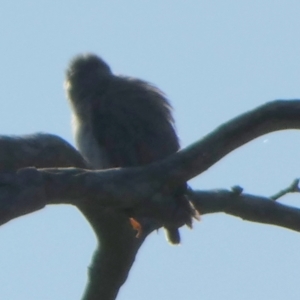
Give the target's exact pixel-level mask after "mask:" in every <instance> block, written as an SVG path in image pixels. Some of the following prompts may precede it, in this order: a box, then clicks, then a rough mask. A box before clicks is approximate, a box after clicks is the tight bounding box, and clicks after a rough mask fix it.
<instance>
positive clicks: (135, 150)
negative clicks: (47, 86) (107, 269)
mask: <svg viewBox="0 0 300 300" xmlns="http://www.w3.org/2000/svg"><path fill="white" fill-rule="evenodd" d="M65 88H66V92H67V97H68V100H69V102H70V104H71V109H72V114H73V116H72V118H73V122H72V123H73V130H74V135H75V140H76V144H77V147H78V149H79V151H80V152H81V153H82V155H83V156H84V157H85V159H86V160H87V161H88V162H89V163H90V164H91V166H92V167H93V168H95V169H105V168H114V167H134V166H140V165H146V164H149V163H151V162H154V161H156V160H160V159H163V158H166V157H167V156H169V155H170V154H172V153H174V152H177V151H178V149H179V141H178V137H177V134H176V131H175V128H174V120H173V117H172V113H171V110H172V108H171V106H170V104H169V102H168V100H167V99H166V97H165V95H164V94H163V93H162V92H161V91H160V90H159V89H158V88H156V87H154V86H153V85H151V84H149V83H147V82H145V81H142V80H140V79H135V78H131V77H126V76H119V75H114V74H113V73H112V71H111V69H110V67H109V66H108V64H107V63H106V62H105V61H104V60H103V59H101V58H100V57H98V56H96V55H94V54H86V55H79V56H77V57H75V58H74V59H73V60H72V61H71V63H70V65H69V67H68V69H67V72H66V81H65ZM186 189H187V186H186V184H184V185H182V186H180V187H178V188H177V189H176V190H175V191H174V192H173V196H174V198H175V199H176V204H177V206H178V209H183V210H185V211H186V222H185V223H186V224H187V225H189V226H191V224H192V220H191V219H192V217H193V216H195V210H194V209H193V207H192V205H191V204H190V202H189V201H188V199H187V197H186V195H185V193H186ZM165 229H166V233H167V239H168V241H169V242H171V243H173V244H179V243H180V235H179V230H178V228H176V227H168V228H165Z"/></svg>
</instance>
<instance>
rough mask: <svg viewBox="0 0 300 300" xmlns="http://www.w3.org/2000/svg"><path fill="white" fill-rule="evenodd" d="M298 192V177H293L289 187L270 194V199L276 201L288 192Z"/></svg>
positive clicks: (299, 189)
mask: <svg viewBox="0 0 300 300" xmlns="http://www.w3.org/2000/svg"><path fill="white" fill-rule="evenodd" d="M299 192H300V188H299V179H295V180H294V181H293V182H292V184H291V185H290V186H289V187H287V188H286V189H283V190H281V191H279V192H278V193H276V194H275V195H273V196H271V197H270V199H271V200H274V201H276V200H278V199H279V198H281V197H282V196H284V195H286V194H288V193H299Z"/></svg>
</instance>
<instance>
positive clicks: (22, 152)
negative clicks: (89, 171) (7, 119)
mask: <svg viewBox="0 0 300 300" xmlns="http://www.w3.org/2000/svg"><path fill="white" fill-rule="evenodd" d="M25 167H36V168H59V167H60V168H63V167H77V168H87V163H86V162H85V161H84V159H83V158H82V156H81V155H80V154H79V152H78V151H77V150H76V149H74V148H73V147H72V146H71V145H70V144H69V143H67V142H66V141H65V140H63V139H62V138H60V137H58V136H56V135H53V134H45V133H37V134H31V135H23V136H3V135H1V136H0V170H2V171H3V170H18V169H21V168H25Z"/></svg>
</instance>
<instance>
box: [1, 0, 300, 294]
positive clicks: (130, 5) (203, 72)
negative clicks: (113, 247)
mask: <svg viewBox="0 0 300 300" xmlns="http://www.w3.org/2000/svg"><path fill="white" fill-rule="evenodd" d="M87 3H88V4H87ZM299 15H300V2H299V1H296V0H294V1H292V0H288V1H287V0H285V1H283V0H282V1H277V0H260V1H258V0H256V1H237V0H236V1H233V0H231V1H230V0H229V1H220V0H219V1H208V0H207V1H201V0H197V1H196V0H194V1H174V0H173V1H171V0H161V1H132V0H128V1H99V0H98V1H92V0H89V1H74V0H73V1H71V0H65V1H37V0H32V1H30V0H28V1H18V2H16V1H8V0H2V1H1V3H0V53H1V55H0V65H1V69H0V89H1V109H0V128H1V130H0V134H24V133H33V132H37V131H44V132H50V133H55V134H58V135H60V136H62V137H63V138H65V139H66V140H68V141H69V142H71V143H73V140H72V135H71V129H70V110H69V108H68V105H67V102H66V100H65V96H64V91H63V88H62V84H63V77H64V70H65V68H66V66H67V64H68V62H69V60H70V59H71V58H72V57H73V55H75V54H78V53H81V52H86V51H89V52H95V53H97V54H99V55H101V56H102V57H103V58H105V59H106V60H107V61H108V62H109V63H110V64H111V66H112V68H113V70H114V71H115V72H117V73H123V74H127V75H131V76H137V77H141V78H143V79H145V80H148V81H150V82H153V83H154V84H156V85H157V86H159V87H160V88H161V89H162V90H163V91H165V93H166V94H167V95H168V97H169V98H170V100H171V102H172V104H173V106H174V109H175V118H176V121H177V128H178V132H179V135H180V138H181V141H182V144H183V146H186V145H188V144H189V143H191V142H194V141H196V140H197V139H199V138H201V137H202V136H204V135H205V134H207V133H209V132H210V131H211V130H213V129H215V127H217V126H218V125H219V124H220V123H222V122H225V121H227V120H229V119H230V118H232V117H235V116H236V115H238V114H240V113H243V112H245V111H247V110H249V109H251V108H255V107H256V106H258V105H261V104H263V103H265V102H267V101H270V100H273V99H278V98H286V99H288V98H300V80H299V78H300V76H299V75H300V59H299V54H300V18H299ZM299 148H300V132H297V131H287V132H282V133H276V134H271V135H268V136H264V137H262V138H259V139H257V140H256V141H254V142H252V143H250V144H248V145H246V146H244V147H242V148H241V149H239V150H237V151H235V152H234V153H232V154H230V155H228V156H227V157H226V158H225V159H223V160H222V161H221V162H219V163H218V164H217V165H215V166H213V167H212V168H211V169H210V170H208V171H207V172H206V173H205V174H202V176H200V177H199V178H197V179H194V180H193V181H192V183H191V184H192V186H193V187H194V188H198V189H211V188H230V187H231V186H233V185H236V184H239V185H241V186H243V187H244V188H245V191H246V192H248V193H254V194H255V193H256V194H261V195H272V194H273V193H275V192H277V191H278V190H280V189H281V188H283V187H285V186H287V185H288V184H289V183H290V182H291V181H292V180H293V179H294V178H296V177H299V176H300V170H299V164H300V163H299ZM283 201H284V202H290V203H292V204H294V205H299V203H300V196H299V195H295V196H289V197H286V198H285V199H283ZM182 236H183V238H182V240H183V243H182V245H181V246H180V247H172V246H169V245H168V244H167V243H166V242H165V238H164V234H163V232H162V231H159V233H158V234H156V233H154V234H152V235H151V236H150V237H149V239H148V240H147V242H146V243H145V244H144V246H143V248H142V250H141V251H140V253H139V255H138V257H137V261H136V264H135V266H134V268H133V269H132V271H131V273H130V278H129V280H128V281H127V283H126V285H125V286H124V287H123V288H122V290H121V292H120V294H119V297H118V299H119V300H125V299H143V300H154V299H167V300H168V299H172V300H182V299H203V300H215V299H230V300H241V299H242V300H252V299H256V300H262V299H272V300H279V299H289V300H298V299H300V289H299V278H300V268H299V266H300V255H299V249H300V236H299V234H297V233H295V232H292V231H288V230H284V229H281V228H276V227H272V226H264V225H259V224H254V223H249V222H243V221H241V220H240V219H237V218H233V217H229V216H225V215H223V214H218V215H211V216H204V217H203V218H202V221H201V222H200V223H197V224H195V229H194V230H193V231H190V230H187V229H183V230H182ZM0 240H1V247H0V266H1V268H0V282H1V284H0V298H1V299H5V300H19V299H42V300H50V299H51V300H53V299H55V300H74V299H80V297H81V295H82V292H83V289H84V286H85V282H86V273H87V266H88V264H89V263H90V259H91V255H92V253H93V250H94V249H95V245H96V242H95V238H94V235H93V233H92V231H91V229H90V228H89V225H88V224H87V222H86V221H85V220H84V219H83V218H82V217H81V215H80V214H79V213H78V212H77V211H76V209H74V208H72V207H68V206H56V207H48V208H47V209H44V210H43V211H40V212H37V213H34V214H32V215H28V216H26V217H22V218H20V219H18V220H15V221H12V222H10V223H8V224H6V225H5V226H2V227H1V228H0Z"/></svg>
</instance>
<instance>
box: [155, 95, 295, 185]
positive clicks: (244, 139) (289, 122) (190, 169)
mask: <svg viewBox="0 0 300 300" xmlns="http://www.w3.org/2000/svg"><path fill="white" fill-rule="evenodd" d="M299 128H300V101H299V100H276V101H273V102H268V103H266V104H264V105H262V106H260V107H258V108H256V109H254V110H251V111H249V112H247V113H244V114H242V115H240V116H238V117H236V118H234V119H232V120H230V121H228V122H227V123H224V124H223V125H221V126H219V127H218V128H217V129H216V130H214V131H213V132H211V133H210V134H208V135H207V136H205V137H204V138H203V139H201V140H200V141H198V142H196V143H194V144H192V145H191V146H189V147H187V148H185V149H183V150H181V151H179V152H178V154H174V155H172V156H170V157H169V158H168V159H166V160H165V161H164V162H162V163H161V162H158V163H157V164H156V166H155V167H156V168H157V169H156V170H159V171H160V172H161V173H164V175H165V182H168V183H169V184H170V185H171V186H176V185H178V184H179V183H182V182H185V181H188V180H190V179H191V178H193V177H195V176H197V175H199V174H201V173H203V172H204V171H206V170H207V169H208V168H209V167H211V166H212V165H214V164H215V163H216V162H217V161H219V160H220V159H221V158H223V157H224V156H225V155H227V154H228V153H230V152H232V151H233V150H235V149H237V148H238V147H240V146H242V145H244V144H246V143H248V142H249V141H251V140H254V139H255V138H257V137H259V136H262V135H264V134H267V133H270V132H274V131H278V130H286V129H299ZM153 165H155V164H153ZM157 165H159V166H157ZM158 173H159V172H158Z"/></svg>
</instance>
